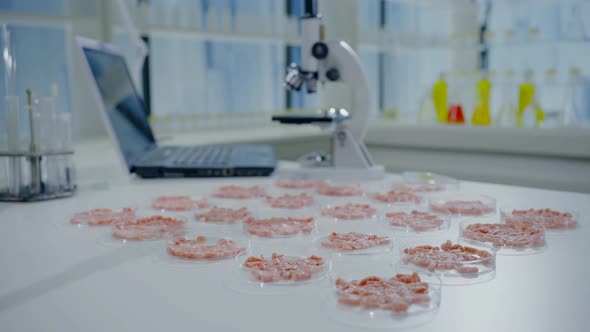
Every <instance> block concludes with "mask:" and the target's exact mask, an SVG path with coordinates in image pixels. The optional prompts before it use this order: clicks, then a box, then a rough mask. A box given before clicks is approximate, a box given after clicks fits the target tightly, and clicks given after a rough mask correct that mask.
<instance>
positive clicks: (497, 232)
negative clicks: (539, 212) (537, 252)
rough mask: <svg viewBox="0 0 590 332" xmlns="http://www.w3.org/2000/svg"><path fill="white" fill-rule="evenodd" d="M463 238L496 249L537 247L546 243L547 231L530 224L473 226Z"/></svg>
mask: <svg viewBox="0 0 590 332" xmlns="http://www.w3.org/2000/svg"><path fill="white" fill-rule="evenodd" d="M462 235H463V237H465V238H467V239H471V240H475V241H480V242H488V243H491V244H492V245H494V246H495V247H517V248H524V247H535V246H542V245H543V244H544V243H545V230H544V229H543V227H542V226H540V225H538V224H535V223H532V222H529V221H520V222H511V223H506V224H471V225H468V226H467V227H466V228H465V229H464V230H463V233H462Z"/></svg>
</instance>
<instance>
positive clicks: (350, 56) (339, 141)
mask: <svg viewBox="0 0 590 332" xmlns="http://www.w3.org/2000/svg"><path fill="white" fill-rule="evenodd" d="M301 26H302V40H301V50H302V61H301V65H300V66H298V65H296V64H291V65H290V66H289V68H288V70H287V75H286V77H285V82H284V83H285V87H286V88H287V89H289V90H295V91H299V90H301V88H302V87H303V86H304V85H305V89H306V91H307V93H316V92H317V86H318V82H319V83H321V84H325V83H329V82H342V83H345V84H349V85H350V86H351V87H352V93H353V96H352V97H353V107H354V109H353V110H351V112H348V111H347V110H344V109H336V108H330V109H328V110H325V111H323V113H322V114H317V115H315V114H314V115H302V114H294V115H277V116H273V118H272V119H273V121H278V122H280V123H283V124H299V125H301V124H313V125H317V126H319V127H320V128H322V129H323V130H326V131H328V132H330V133H331V156H324V155H321V154H317V153H315V154H314V153H312V154H308V155H306V156H304V157H303V158H300V164H299V167H298V169H297V172H300V173H303V174H306V175H307V176H309V177H316V178H330V177H339V175H340V176H343V177H349V176H354V177H355V178H360V179H379V178H382V177H383V175H384V168H383V166H378V165H375V164H374V162H373V160H372V158H371V156H370V154H369V152H368V150H367V148H366V146H365V144H364V143H363V140H364V138H365V135H366V132H367V127H368V125H369V111H370V109H371V97H370V91H369V82H368V80H367V75H366V73H365V71H364V69H363V67H362V64H361V61H360V59H359V57H358V55H357V54H356V53H355V51H354V50H353V49H352V47H350V45H348V44H347V43H346V42H344V41H324V40H323V36H322V35H323V33H322V26H321V16H320V15H319V13H318V2H317V0H305V3H304V16H303V17H302V19H301Z"/></svg>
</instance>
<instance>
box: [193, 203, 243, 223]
mask: <svg viewBox="0 0 590 332" xmlns="http://www.w3.org/2000/svg"><path fill="white" fill-rule="evenodd" d="M248 206H249V205H248V204H216V205H211V206H209V207H208V208H206V209H203V210H200V211H198V212H195V213H194V214H193V217H194V219H195V220H196V221H198V222H202V223H206V224H210V225H234V224H238V223H240V222H242V221H244V220H246V219H248V217H250V215H251V213H250V210H249V209H248Z"/></svg>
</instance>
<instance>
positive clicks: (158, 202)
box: [152, 196, 209, 211]
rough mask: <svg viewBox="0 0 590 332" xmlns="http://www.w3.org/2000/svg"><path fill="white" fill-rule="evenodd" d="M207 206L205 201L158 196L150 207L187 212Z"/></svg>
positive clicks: (185, 197)
mask: <svg viewBox="0 0 590 332" xmlns="http://www.w3.org/2000/svg"><path fill="white" fill-rule="evenodd" d="M207 206H209V202H208V201H207V199H202V200H193V199H192V198H191V197H190V196H160V197H157V198H155V199H154V200H153V201H152V207H153V208H154V209H157V210H168V211H189V210H192V209H195V208H197V209H203V208H206V207H207Z"/></svg>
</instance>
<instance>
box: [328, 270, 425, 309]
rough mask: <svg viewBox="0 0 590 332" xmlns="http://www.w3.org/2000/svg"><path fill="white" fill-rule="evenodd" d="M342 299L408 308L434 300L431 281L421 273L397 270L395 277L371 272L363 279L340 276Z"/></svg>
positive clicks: (353, 303)
mask: <svg viewBox="0 0 590 332" xmlns="http://www.w3.org/2000/svg"><path fill="white" fill-rule="evenodd" d="M336 289H337V296H338V303H340V304H343V305H347V306H354V307H361V308H362V309H368V310H372V309H373V310H374V309H381V310H388V311H392V312H397V313H401V312H407V311H408V309H409V308H410V306H411V305H413V304H426V303H429V302H430V301H431V297H430V295H428V284H427V283H425V282H422V280H421V279H420V276H419V275H418V274H417V273H413V274H411V275H409V274H396V275H395V276H394V277H392V278H389V279H387V278H380V277H376V276H371V277H367V278H364V279H362V280H352V281H346V280H344V279H342V278H338V279H337V280H336Z"/></svg>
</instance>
